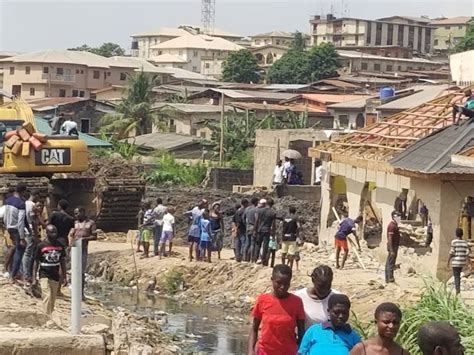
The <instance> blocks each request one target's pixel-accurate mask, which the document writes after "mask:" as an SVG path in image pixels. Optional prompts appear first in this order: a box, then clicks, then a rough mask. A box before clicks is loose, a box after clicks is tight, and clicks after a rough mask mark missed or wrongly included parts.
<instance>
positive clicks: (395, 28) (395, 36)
mask: <svg viewBox="0 0 474 355" xmlns="http://www.w3.org/2000/svg"><path fill="white" fill-rule="evenodd" d="M398 26H399V25H395V24H394V25H393V37H392V38H393V39H392V44H393V45H394V46H396V45H397V44H398Z"/></svg>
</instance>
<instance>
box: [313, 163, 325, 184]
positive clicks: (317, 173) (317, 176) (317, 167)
mask: <svg viewBox="0 0 474 355" xmlns="http://www.w3.org/2000/svg"><path fill="white" fill-rule="evenodd" d="M322 179H323V164H322V163H321V160H319V159H317V160H316V161H315V162H314V185H318V186H319V185H321V180H322Z"/></svg>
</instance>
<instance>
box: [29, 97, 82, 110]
mask: <svg viewBox="0 0 474 355" xmlns="http://www.w3.org/2000/svg"><path fill="white" fill-rule="evenodd" d="M88 100H89V99H85V98H83V97H45V98H41V99H33V100H28V101H27V102H28V104H29V105H30V107H31V109H32V110H33V111H48V110H53V109H55V108H56V107H59V106H65V105H70V104H75V103H78V102H82V101H88Z"/></svg>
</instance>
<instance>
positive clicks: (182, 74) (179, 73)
mask: <svg viewBox="0 0 474 355" xmlns="http://www.w3.org/2000/svg"><path fill="white" fill-rule="evenodd" d="M149 72H151V73H159V74H169V75H171V76H172V77H173V78H175V79H182V80H205V81H208V82H210V81H212V82H216V81H217V80H216V79H214V78H212V77H209V76H206V75H202V74H199V73H195V72H192V71H189V70H185V69H181V68H163V67H154V68H153V69H151V68H150V70H149Z"/></svg>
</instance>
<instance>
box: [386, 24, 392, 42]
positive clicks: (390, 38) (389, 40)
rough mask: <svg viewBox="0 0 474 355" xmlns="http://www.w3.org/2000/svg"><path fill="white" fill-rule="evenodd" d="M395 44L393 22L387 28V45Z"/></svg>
mask: <svg viewBox="0 0 474 355" xmlns="http://www.w3.org/2000/svg"><path fill="white" fill-rule="evenodd" d="M392 44H393V24H391V23H390V24H389V25H388V29H387V45H388V46H391V45H392Z"/></svg>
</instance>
